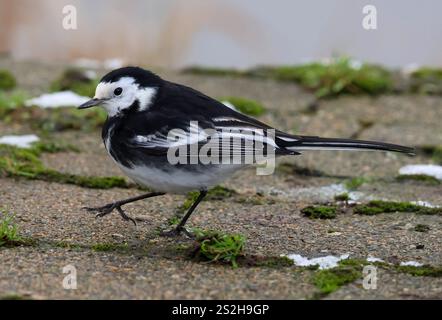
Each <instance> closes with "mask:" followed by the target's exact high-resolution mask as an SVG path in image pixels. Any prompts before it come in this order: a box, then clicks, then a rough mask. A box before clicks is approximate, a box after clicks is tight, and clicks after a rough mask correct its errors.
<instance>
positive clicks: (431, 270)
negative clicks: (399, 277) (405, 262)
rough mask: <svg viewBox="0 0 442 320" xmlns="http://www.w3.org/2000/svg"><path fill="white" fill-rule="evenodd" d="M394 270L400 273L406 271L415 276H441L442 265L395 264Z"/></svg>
mask: <svg viewBox="0 0 442 320" xmlns="http://www.w3.org/2000/svg"><path fill="white" fill-rule="evenodd" d="M395 270H396V271H398V272H402V273H408V274H411V275H413V276H415V277H442V267H433V266H429V265H425V266H421V267H415V266H395Z"/></svg>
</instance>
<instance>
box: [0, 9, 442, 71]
mask: <svg viewBox="0 0 442 320" xmlns="http://www.w3.org/2000/svg"><path fill="white" fill-rule="evenodd" d="M69 4H70V5H74V6H75V7H76V8H77V27H78V29H77V30H65V29H63V27H62V20H63V17H64V15H63V14H62V9H63V7H64V6H65V5H69ZM367 4H371V5H375V6H376V8H377V15H378V18H377V24H378V29H377V30H369V31H367V30H365V29H363V28H362V26H361V21H362V19H363V17H364V15H363V13H362V8H363V7H364V6H365V5H367ZM441 11H442V2H441V1H436V0H422V1H413V0H405V1H404V0H390V1H379V0H370V1H367V0H356V1H349V0H330V1H319V0H308V1H307V0H298V1H291V0H280V1H261V0H258V1H256V0H243V1H234V0H223V1H216V0H212V1H203V0H187V1H180V0H162V1H158V0H148V1H143V0H130V1H123V0H96V1H87V0H69V1H67V0H63V1H59V0H39V1H33V0H15V1H12V0H0V52H8V53H10V54H11V55H12V57H13V58H15V59H33V60H34V59H35V60H43V61H62V62H63V61H72V60H75V59H99V60H106V59H120V60H122V61H125V62H131V63H142V64H145V65H151V66H167V67H182V66H185V65H191V64H199V65H210V66H218V67H239V68H247V67H250V66H254V65H257V64H288V63H303V62H306V61H311V60H318V59H321V58H324V57H330V56H332V55H343V54H344V55H348V56H352V57H356V58H358V59H361V60H364V61H368V62H376V63H380V64H383V65H386V66H390V67H398V66H406V65H409V64H419V65H437V66H440V65H442V55H441V49H442V42H441V41H439V39H440V38H441V35H442V20H441V19H440V18H439V15H440V12H441Z"/></svg>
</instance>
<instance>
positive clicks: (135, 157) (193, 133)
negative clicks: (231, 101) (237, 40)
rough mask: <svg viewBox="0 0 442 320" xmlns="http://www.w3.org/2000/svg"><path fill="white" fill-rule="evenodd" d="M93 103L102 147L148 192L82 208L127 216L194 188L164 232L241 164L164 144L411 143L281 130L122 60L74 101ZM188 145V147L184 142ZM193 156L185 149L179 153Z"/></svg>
mask: <svg viewBox="0 0 442 320" xmlns="http://www.w3.org/2000/svg"><path fill="white" fill-rule="evenodd" d="M99 105H100V106H102V107H103V108H104V109H105V110H106V111H107V114H108V117H107V120H106V123H105V124H104V126H103V130H102V138H103V142H104V145H105V147H106V150H107V151H108V153H109V154H110V156H111V157H112V159H113V160H114V161H115V163H116V164H117V165H118V167H120V169H121V170H122V171H123V172H124V173H125V174H126V175H127V176H129V177H130V178H131V179H133V180H134V181H135V182H137V183H138V184H140V185H142V186H144V187H148V188H149V189H152V190H155V191H154V192H150V193H147V194H143V195H140V196H137V197H133V198H129V199H125V200H118V201H115V202H113V203H110V204H107V205H105V206H102V207H98V208H87V209H88V210H89V211H92V212H96V215H97V216H98V217H102V216H104V215H106V214H108V213H110V212H112V211H113V210H117V211H118V212H119V213H120V215H121V216H122V217H123V218H124V219H125V220H130V221H132V222H134V223H135V220H133V219H132V218H130V217H129V216H128V215H126V213H125V212H124V211H123V209H122V206H123V205H125V204H127V203H130V202H134V201H137V200H141V199H145V198H149V197H154V196H160V195H164V194H165V193H186V192H189V191H199V196H198V197H197V199H196V201H195V202H194V203H193V205H192V206H191V207H190V209H189V210H188V211H187V213H186V214H185V215H184V217H183V218H182V220H181V222H180V223H179V224H178V226H177V227H176V228H175V229H174V230H171V231H170V232H168V233H165V234H168V235H174V234H179V233H180V232H182V231H184V232H187V231H186V229H185V228H184V225H185V223H186V221H187V220H188V218H189V216H190V215H191V214H192V212H193V211H194V210H195V208H196V207H197V206H198V204H199V203H200V201H201V200H202V199H203V198H204V196H205V195H206V194H207V190H208V188H210V187H211V186H214V185H217V184H218V183H220V182H221V181H223V180H225V179H226V178H228V177H229V176H231V175H232V174H233V173H234V172H236V171H237V170H239V169H241V168H243V167H245V166H246V165H248V163H245V162H244V163H243V162H241V163H237V162H234V163H233V162H230V163H228V162H227V163H225V162H222V163H215V162H213V163H203V162H201V161H197V162H195V161H188V162H187V163H186V162H180V163H172V162H171V161H170V149H171V148H176V147H189V148H188V149H187V150H193V152H194V153H195V152H196V153H198V152H199V151H200V150H201V148H203V146H204V145H206V144H208V143H209V142H210V141H215V140H216V139H221V140H222V142H223V143H221V144H218V145H217V148H218V149H217V150H218V151H219V153H223V152H228V153H229V157H232V155H240V156H246V155H254V154H255V153H257V152H262V150H270V151H271V152H273V154H274V155H275V156H285V155H299V154H300V151H303V150H324V149H327V150H329V149H330V150H381V151H394V152H401V153H406V154H413V152H414V150H413V148H409V147H404V146H400V145H395V144H389V143H383V142H374V141H361V140H352V139H334V138H320V137H314V136H301V135H292V134H288V133H284V132H282V131H279V130H276V129H273V128H272V127H270V126H268V125H266V124H264V123H262V122H260V121H258V120H255V119H253V118H250V117H248V116H246V115H244V114H242V113H239V112H237V111H235V110H233V109H232V108H229V107H227V106H226V105H224V104H223V103H221V102H219V101H217V100H215V99H212V98H210V97H208V96H206V95H205V94H203V93H201V92H199V91H197V90H194V89H192V88H189V87H186V86H183V85H180V84H176V83H172V82H169V81H166V80H163V79H162V78H160V77H159V76H158V75H156V74H154V73H152V72H150V71H147V70H144V69H142V68H138V67H125V68H121V69H116V70H113V71H111V72H110V73H108V74H106V75H105V76H104V77H103V78H102V79H101V81H100V83H99V84H98V86H97V88H96V92H95V96H94V98H93V99H91V100H89V101H88V102H86V103H84V104H82V105H81V106H79V107H78V108H79V109H86V108H90V107H94V106H99ZM195 123H196V125H192V124H195ZM174 130H175V132H176V133H175V134H174V136H175V139H171V138H170V132H174ZM269 130H274V135H273V136H271V135H269V134H268V133H267V132H268V131H269ZM207 132H208V133H207ZM234 138H236V140H235V139H234ZM238 138H239V142H238ZM226 141H227V142H226ZM192 146H196V148H194V149H192ZM213 150H214V149H212V152H213V153H215V152H214V151H213ZM168 152H169V153H168ZM196 156H197V155H196V154H192V152H191V151H189V154H188V155H187V159H194V158H195V157H196Z"/></svg>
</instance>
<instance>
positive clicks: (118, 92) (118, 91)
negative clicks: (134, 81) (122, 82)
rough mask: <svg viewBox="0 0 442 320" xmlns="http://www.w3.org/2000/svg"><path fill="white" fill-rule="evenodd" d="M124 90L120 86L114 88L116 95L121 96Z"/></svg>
mask: <svg viewBox="0 0 442 320" xmlns="http://www.w3.org/2000/svg"><path fill="white" fill-rule="evenodd" d="M122 92H123V89H122V88H120V87H118V88H116V89H115V90H114V95H116V96H119V95H120V94H121V93H122Z"/></svg>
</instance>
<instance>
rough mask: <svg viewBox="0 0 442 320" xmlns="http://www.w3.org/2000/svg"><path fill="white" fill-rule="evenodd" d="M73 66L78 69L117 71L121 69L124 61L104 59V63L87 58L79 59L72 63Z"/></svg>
mask: <svg viewBox="0 0 442 320" xmlns="http://www.w3.org/2000/svg"><path fill="white" fill-rule="evenodd" d="M74 65H75V66H77V67H79V68H92V69H100V68H104V69H118V68H121V67H123V65H124V61H123V60H122V59H119V58H112V59H106V60H104V61H100V60H95V59H89V58H80V59H77V60H75V61H74Z"/></svg>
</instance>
